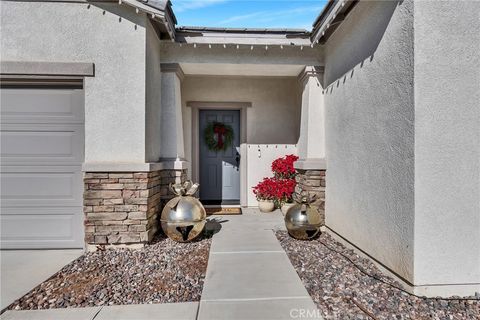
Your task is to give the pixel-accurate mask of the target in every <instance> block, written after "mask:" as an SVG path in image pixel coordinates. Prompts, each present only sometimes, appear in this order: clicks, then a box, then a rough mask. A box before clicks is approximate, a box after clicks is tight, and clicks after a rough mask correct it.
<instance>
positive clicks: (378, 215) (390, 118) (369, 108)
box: [325, 0, 414, 282]
mask: <svg viewBox="0 0 480 320" xmlns="http://www.w3.org/2000/svg"><path fill="white" fill-rule="evenodd" d="M412 10H413V4H412V1H410V0H404V1H403V2H401V3H400V4H397V3H396V2H393V1H392V2H390V1H378V2H376V1H360V2H359V3H358V5H357V6H356V7H355V8H354V9H353V10H352V12H351V13H350V14H349V16H348V17H347V19H346V20H345V21H344V22H343V23H342V24H341V25H340V27H339V28H338V29H337V30H336V31H335V33H334V34H333V36H332V37H331V38H330V39H329V40H328V42H327V44H326V50H325V84H326V86H328V87H327V88H326V93H325V106H326V112H325V114H326V124H325V128H326V133H325V134H326V159H327V167H328V170H327V186H328V187H327V188H326V224H327V225H328V226H329V227H330V228H331V229H333V230H334V231H335V232H337V233H338V234H340V235H341V236H343V237H344V238H346V239H348V240H349V241H351V242H352V243H354V244H355V245H356V246H358V247H359V248H361V249H362V250H364V251H366V252H367V253H368V254H370V255H371V256H373V257H374V258H375V259H377V260H379V261H380V262H382V263H383V264H384V265H386V266H387V267H389V268H390V269H392V270H394V271H395V272H396V273H397V274H399V275H400V276H402V277H403V278H404V279H406V280H408V281H410V282H413V274H414V272H413V267H414V266H413V241H414V101H413V13H412Z"/></svg>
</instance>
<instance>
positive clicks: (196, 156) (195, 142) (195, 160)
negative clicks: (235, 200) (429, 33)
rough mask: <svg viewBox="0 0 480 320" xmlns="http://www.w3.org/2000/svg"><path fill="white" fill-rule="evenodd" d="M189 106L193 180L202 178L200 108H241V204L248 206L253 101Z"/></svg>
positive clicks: (197, 102) (190, 102)
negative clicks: (249, 127) (249, 116)
mask: <svg viewBox="0 0 480 320" xmlns="http://www.w3.org/2000/svg"><path fill="white" fill-rule="evenodd" d="M186 105H187V107H189V108H191V109H192V123H191V127H192V145H191V148H192V150H191V151H192V172H191V177H192V180H193V181H199V179H200V161H199V160H200V138H199V134H198V130H199V126H200V116H199V114H200V110H212V109H213V110H215V109H218V110H239V111H240V159H242V158H243V159H245V160H244V161H240V205H241V206H242V207H246V206H247V161H246V159H247V152H246V143H247V110H248V108H250V107H252V103H251V102H218V101H216V102H206V101H188V102H187V104H186Z"/></svg>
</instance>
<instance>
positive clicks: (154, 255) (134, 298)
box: [8, 236, 211, 310]
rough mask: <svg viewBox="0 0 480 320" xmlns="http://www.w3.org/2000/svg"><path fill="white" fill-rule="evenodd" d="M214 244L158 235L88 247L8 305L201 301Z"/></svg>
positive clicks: (40, 306) (38, 306)
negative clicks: (131, 243)
mask: <svg viewBox="0 0 480 320" xmlns="http://www.w3.org/2000/svg"><path fill="white" fill-rule="evenodd" d="M210 244H211V239H203V240H199V241H196V242H191V243H177V242H174V241H172V240H170V239H168V238H165V237H162V236H158V237H157V238H156V239H155V240H154V241H153V242H152V243H151V244H149V245H147V246H145V247H144V248H142V249H137V250H132V249H107V250H104V251H97V252H89V253H86V254H84V255H83V256H81V257H80V258H78V259H77V260H75V261H73V262H72V263H70V264H68V265H66V266H65V267H64V268H62V269H61V270H60V271H59V272H57V273H56V274H55V275H53V276H52V277H51V278H50V279H48V280H47V281H45V282H43V283H42V284H40V285H39V286H37V287H36V288H34V289H33V290H32V291H30V292H29V293H27V294H26V295H25V296H23V297H22V298H20V299H18V300H16V301H15V302H14V303H12V304H11V305H10V306H9V307H8V309H16V310H23V309H49V308H67V307H92V306H103V305H121V304H140V303H165V302H187V301H199V300H200V295H201V293H202V288H203V281H204V278H205V272H206V269H207V261H208V253H209V250H210ZM25 276H28V275H25Z"/></svg>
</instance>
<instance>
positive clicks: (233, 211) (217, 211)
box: [205, 207, 242, 216]
mask: <svg viewBox="0 0 480 320" xmlns="http://www.w3.org/2000/svg"><path fill="white" fill-rule="evenodd" d="M205 211H206V212H207V216H216V215H237V214H242V209H241V208H222V207H214V208H205Z"/></svg>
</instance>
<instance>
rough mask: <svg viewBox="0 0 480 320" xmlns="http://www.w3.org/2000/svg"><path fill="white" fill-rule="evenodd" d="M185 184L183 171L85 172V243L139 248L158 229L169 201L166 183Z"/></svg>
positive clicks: (91, 245)
mask: <svg viewBox="0 0 480 320" xmlns="http://www.w3.org/2000/svg"><path fill="white" fill-rule="evenodd" d="M185 180H186V170H159V171H151V172H86V173H85V176H84V185H85V192H84V212H85V243H86V247H87V249H95V248H96V246H104V245H131V246H143V245H144V244H145V243H147V242H149V241H151V240H152V238H153V236H154V235H155V233H156V232H157V230H158V229H159V226H158V216H159V215H160V212H161V211H160V210H161V209H162V208H163V205H164V204H165V202H166V201H168V200H169V199H170V198H172V195H171V193H170V192H169V190H168V185H169V183H180V182H183V181H185Z"/></svg>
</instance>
